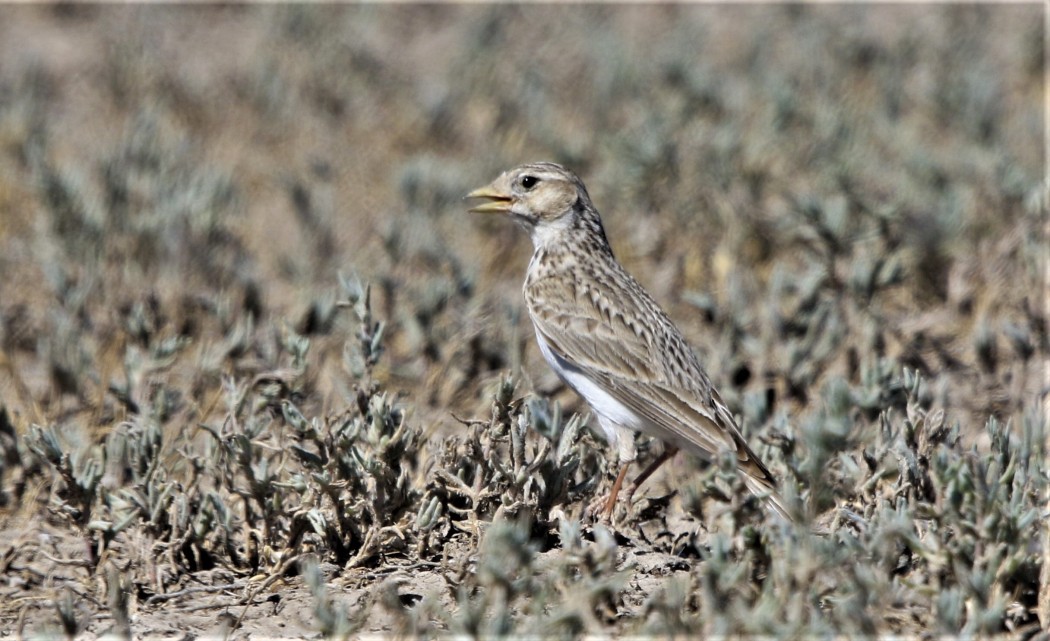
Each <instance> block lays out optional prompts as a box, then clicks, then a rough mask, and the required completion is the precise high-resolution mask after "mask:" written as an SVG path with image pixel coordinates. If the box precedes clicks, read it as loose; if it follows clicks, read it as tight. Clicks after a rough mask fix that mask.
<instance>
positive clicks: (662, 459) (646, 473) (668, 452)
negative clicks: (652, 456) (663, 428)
mask: <svg viewBox="0 0 1050 641" xmlns="http://www.w3.org/2000/svg"><path fill="white" fill-rule="evenodd" d="M677 453H678V448H677V447H674V446H673V445H669V446H668V447H667V449H665V450H664V451H663V454H661V455H660V456H658V457H656V460H655V461H653V462H652V463H650V464H649V467H647V468H645V469H644V470H642V473H641V474H639V475H638V476H637V477H635V479H634V482H633V483H631V485H630V486H629V487H628V488H627V503H628V504H629V503H630V502H631V499H633V498H634V493H635V492H636V491H637V490H638V488H639V487H641V485H642V483H645V480H646V479H647V478H649V477H650V476H652V475H653V472H655V471H656V470H657V469H659V467H660V466H661V465H663V464H664V463H666V462H667V460H668V459H670V458H671V457H673V456H674V455H675V454H677Z"/></svg>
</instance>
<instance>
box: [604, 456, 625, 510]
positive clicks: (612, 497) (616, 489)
mask: <svg viewBox="0 0 1050 641" xmlns="http://www.w3.org/2000/svg"><path fill="white" fill-rule="evenodd" d="M630 468H631V461H627V462H626V463H624V464H623V467H621V468H620V473H619V474H617V475H616V482H615V483H613V487H612V492H611V493H610V494H609V500H608V501H606V502H605V509H604V510H602V518H603V519H604V520H606V521H608V520H610V519H612V513H613V508H614V507H616V497H617V495H619V493H620V487H621V486H623V479H624V477H626V476H627V470H629V469H630Z"/></svg>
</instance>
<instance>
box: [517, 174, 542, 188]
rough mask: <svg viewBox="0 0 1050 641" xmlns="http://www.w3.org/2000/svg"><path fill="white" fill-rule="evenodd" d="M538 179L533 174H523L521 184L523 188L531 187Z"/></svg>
mask: <svg viewBox="0 0 1050 641" xmlns="http://www.w3.org/2000/svg"><path fill="white" fill-rule="evenodd" d="M539 181H540V179H539V178H537V177H535V176H525V177H524V178H522V179H521V186H522V187H524V188H525V189H532V188H533V187H535V186H536V183H538V182H539Z"/></svg>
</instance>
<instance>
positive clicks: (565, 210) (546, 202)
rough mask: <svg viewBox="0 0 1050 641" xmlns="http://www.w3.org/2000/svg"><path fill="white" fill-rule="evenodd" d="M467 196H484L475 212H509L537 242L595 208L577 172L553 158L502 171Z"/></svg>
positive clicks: (540, 242)
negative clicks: (558, 163) (552, 161)
mask: <svg viewBox="0 0 1050 641" xmlns="http://www.w3.org/2000/svg"><path fill="white" fill-rule="evenodd" d="M467 198H477V199H484V202H482V203H480V204H477V205H475V206H473V207H471V208H470V211H472V212H474V213H478V214H506V215H508V216H510V217H511V218H513V219H514V220H516V221H517V222H518V223H519V224H521V225H522V226H523V227H524V228H525V229H526V230H528V232H529V233H530V234H531V235H532V239H533V242H534V243H536V245H537V246H539V245H541V244H545V243H546V241H547V240H548V239H549V238H551V237H552V236H554V235H556V234H559V233H560V232H563V231H565V230H568V229H570V228H572V227H573V225H574V224H575V223H576V222H578V221H577V219H578V218H579V217H580V216H583V215H585V213H586V212H594V207H593V205H592V204H591V199H590V196H588V195H587V188H586V187H584V186H583V182H582V181H580V179H579V178H578V177H577V176H576V174H574V173H572V172H571V171H569V170H568V169H566V168H564V167H562V166H561V165H556V164H554V163H550V162H538V163H531V164H528V165H522V166H521V167H518V168H516V169H512V170H510V171H506V172H503V173H502V174H500V176H499V178H497V179H496V180H494V181H492V183H490V184H488V185H486V186H485V187H481V188H480V189H475V190H474V191H472V192H470V193H469V194H467ZM594 216H595V217H597V212H594Z"/></svg>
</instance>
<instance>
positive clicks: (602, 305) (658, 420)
mask: <svg viewBox="0 0 1050 641" xmlns="http://www.w3.org/2000/svg"><path fill="white" fill-rule="evenodd" d="M467 198H468V199H481V200H483V201H484V202H482V203H480V204H478V205H476V206H474V207H472V208H471V209H470V211H471V212H474V213H479V214H503V215H506V216H509V217H510V218H511V219H513V220H514V221H515V222H517V223H518V224H519V225H520V226H521V227H523V228H524V229H525V231H527V232H528V233H529V235H530V236H531V237H532V243H533V246H534V248H535V251H534V253H533V255H532V260H531V261H530V262H529V267H528V273H527V274H526V276H525V286H524V294H525V302H526V305H527V307H528V310H529V316H530V317H531V319H532V323H533V325H534V327H535V330H536V341H537V342H538V343H539V348H540V351H541V352H542V353H543V357H544V358H545V359H546V360H547V363H548V364H550V366H551V367H552V368H553V369H554V371H555V372H557V374H558V376H559V377H561V379H562V380H563V381H564V382H565V383H566V384H567V385H568V386H569V387H571V388H572V389H573V390H575V391H576V393H577V394H579V395H580V396H581V397H583V399H584V400H585V401H586V402H587V404H588V405H589V406H590V408H591V411H592V413H593V414H594V415H595V416H596V417H597V419H598V424H599V425H600V427H601V430H602V433H603V434H604V436H605V438H606V439H607V440H608V442H609V444H610V445H611V446H612V447H613V448H614V449H615V450H616V452H617V454H618V457H619V464H620V470H619V473H618V474H617V476H616V480H615V482H614V483H613V488H612V491H611V492H610V494H609V497H608V499H607V500H606V501H605V504H604V509H603V518H605V519H606V520H609V519H611V517H612V513H613V509H614V508H615V505H616V500H617V496H618V494H619V492H620V490H621V487H622V486H623V483H624V479H625V477H626V476H627V473H628V470H629V469H630V467H631V464H632V463H633V462H634V461H635V460H636V459H637V456H638V452H637V449H636V446H635V440H634V434H635V433H636V432H642V433H644V434H647V435H649V436H652V437H656V438H657V439H659V440H661V441H663V442H664V444H665V449H664V451H663V453H662V454H661V455H660V456H658V457H657V458H656V460H654V461H653V463H652V464H651V465H649V466H648V467H647V468H646V469H645V470H643V471H642V472H641V473H640V474H639V475H638V476H637V478H635V480H634V481H633V482H632V483H631V485H630V486H629V487H628V488H627V501H628V505H629V504H630V501H631V499H632V497H633V495H634V493H635V491H636V490H637V489H638V487H639V486H641V484H642V483H644V482H645V480H646V479H647V478H649V476H651V475H652V474H653V472H655V471H656V470H657V468H659V467H660V465H662V464H663V463H664V462H665V461H667V460H668V459H670V458H671V457H673V456H674V455H675V454H676V453H677V452H678V451H679V450H683V451H685V452H688V453H690V454H692V455H694V456H696V457H698V458H700V459H701V460H705V461H710V460H711V458H712V457H713V456H714V455H715V454H716V453H718V452H719V451H720V450H729V451H730V452H733V453H735V455H736V462H737V465H738V467H739V470H740V472H741V474H742V477H743V480H744V482H745V484H746V486H747V487H748V489H749V490H751V491H752V492H753V493H755V494H756V495H758V496H761V497H764V498H765V499H766V501H767V503H768V505H769V507H770V509H771V510H772V511H774V512H775V513H777V514H779V515H781V516H782V517H783V518H785V519H788V520H790V516H789V515H788V512H787V510H786V509H785V507H784V504H783V502H782V500H781V499H780V497H779V496H778V495H777V493H776V490H775V487H776V481H775V479H774V478H773V475H772V474H771V473H770V472H769V469H768V468H766V466H765V465H764V464H763V463H762V461H761V460H760V459H759V458H758V457H757V456H756V455H755V453H754V452H753V451H752V450H751V448H750V447H748V444H747V442H746V441H745V440H744V437H743V436H742V435H741V433H740V429H739V428H738V427H737V424H736V420H735V419H734V418H733V414H732V413H731V412H730V411H729V409H728V408H727V407H726V405H725V403H723V402H722V399H721V398H720V397H719V395H718V392H717V391H716V390H715V389H714V387H713V386H712V384H711V379H710V378H709V377H708V375H707V373H706V372H705V371H704V368H703V367H702V366H701V365H700V361H699V360H698V359H697V357H696V355H695V354H694V353H693V351H692V349H690V347H689V345H688V344H687V343H686V341H685V339H684V338H683V336H682V333H681V332H680V331H679V330H678V328H677V327H675V325H674V323H673V322H671V319H670V318H668V316H667V314H666V313H664V311H663V310H662V309H661V308H660V306H659V305H657V303H656V301H655V300H653V297H652V296H650V295H649V293H648V292H646V291H645V289H644V288H643V287H642V286H641V285H640V284H638V281H636V280H635V279H634V278H632V277H631V275H630V274H628V273H627V271H626V270H625V269H624V268H623V266H621V265H620V263H619V261H617V260H616V257H615V256H614V255H613V251H612V248H611V247H610V246H609V241H608V239H607V238H606V236H605V229H604V227H603V226H602V221H601V217H600V216H599V215H598V210H597V209H595V207H594V204H593V203H592V202H591V198H590V196H589V195H588V193H587V188H586V187H584V185H583V182H582V181H581V180H580V179H579V178H578V177H577V176H576V174H574V173H573V172H571V171H569V170H568V169H566V168H565V167H562V166H560V165H557V164H554V163H549V162H539V163H534V164H528V165H523V166H521V167H518V168H517V169H513V170H511V171H508V172H505V173H503V174H502V175H500V176H499V177H498V178H497V179H496V180H495V181H493V182H492V183H491V184H490V185H488V186H486V187H482V188H480V189H476V190H474V191H472V192H470V193H469V194H468V195H467Z"/></svg>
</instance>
